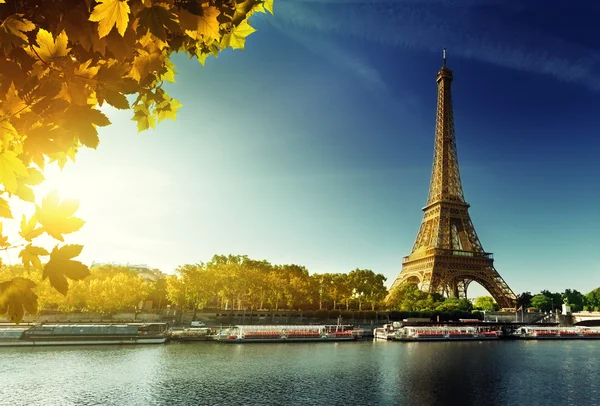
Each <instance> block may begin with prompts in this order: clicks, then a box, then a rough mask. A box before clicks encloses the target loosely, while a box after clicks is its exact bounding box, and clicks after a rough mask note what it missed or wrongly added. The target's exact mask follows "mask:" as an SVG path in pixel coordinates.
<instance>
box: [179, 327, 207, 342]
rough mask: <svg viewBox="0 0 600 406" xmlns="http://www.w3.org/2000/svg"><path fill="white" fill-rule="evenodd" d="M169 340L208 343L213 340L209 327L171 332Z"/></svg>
mask: <svg viewBox="0 0 600 406" xmlns="http://www.w3.org/2000/svg"><path fill="white" fill-rule="evenodd" d="M169 338H170V339H171V340H173V341H178V342H189V341H209V340H212V339H213V335H212V329H211V328H209V327H191V328H185V329H183V330H171V331H169Z"/></svg>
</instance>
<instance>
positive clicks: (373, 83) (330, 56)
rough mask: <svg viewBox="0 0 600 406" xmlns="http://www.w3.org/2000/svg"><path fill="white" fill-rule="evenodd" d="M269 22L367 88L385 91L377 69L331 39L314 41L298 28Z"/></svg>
mask: <svg viewBox="0 0 600 406" xmlns="http://www.w3.org/2000/svg"><path fill="white" fill-rule="evenodd" d="M270 23H271V25H273V26H274V27H275V28H277V29H278V30H279V31H280V32H281V33H283V34H285V35H287V36H288V37H290V38H292V39H293V40H295V41H296V42H298V43H299V44H301V45H302V46H304V47H305V48H306V49H308V50H310V51H311V52H313V53H314V54H315V55H317V56H320V57H323V58H325V59H326V60H327V61H328V62H330V63H331V64H332V65H335V66H338V67H340V68H342V69H344V70H346V71H348V72H350V73H351V74H353V75H354V76H355V77H356V78H357V79H359V80H360V81H361V82H362V83H363V84H364V85H365V86H366V87H367V88H368V89H370V90H372V91H375V92H379V93H381V92H384V93H387V90H388V89H387V86H386V84H385V82H384V80H383V78H382V77H381V75H380V74H379V71H378V70H377V69H375V68H374V67H373V66H371V65H370V64H368V63H367V62H365V61H364V60H362V59H361V58H360V57H358V56H356V55H354V54H351V53H349V52H347V51H345V50H343V49H342V48H340V47H338V46H336V45H335V44H334V43H333V42H331V41H327V40H325V39H319V40H318V41H315V40H314V39H310V38H309V37H307V35H306V34H305V33H302V32H299V31H298V30H290V29H289V27H288V28H286V27H284V26H283V25H281V24H280V23H278V22H277V20H274V21H270Z"/></svg>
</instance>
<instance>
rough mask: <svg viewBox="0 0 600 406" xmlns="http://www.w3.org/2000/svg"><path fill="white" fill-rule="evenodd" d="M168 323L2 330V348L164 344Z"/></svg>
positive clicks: (0, 342)
mask: <svg viewBox="0 0 600 406" xmlns="http://www.w3.org/2000/svg"><path fill="white" fill-rule="evenodd" d="M166 329H167V325H166V323H147V324H146V323H130V324H40V325H34V326H30V327H3V328H0V347H22V346H48V345H107V344H164V343H165V342H166V341H167V338H168V336H167V334H166Z"/></svg>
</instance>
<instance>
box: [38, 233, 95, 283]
mask: <svg viewBox="0 0 600 406" xmlns="http://www.w3.org/2000/svg"><path fill="white" fill-rule="evenodd" d="M82 249H83V246H82V245H77V244H72V245H63V246H62V247H60V248H58V245H57V246H56V247H54V249H53V250H52V252H51V253H50V260H49V261H48V263H47V264H46V266H44V272H43V273H42V279H46V278H48V279H49V280H50V284H51V285H52V286H53V287H54V288H55V289H56V290H58V291H59V292H60V293H62V294H63V295H66V294H67V292H68V290H69V283H68V282H67V278H69V279H72V280H75V281H78V280H81V279H83V278H85V277H86V276H88V275H89V274H90V270H89V269H88V267H87V266H85V265H84V264H82V263H81V262H79V261H73V260H72V258H74V257H76V256H78V255H79V254H81V250H82Z"/></svg>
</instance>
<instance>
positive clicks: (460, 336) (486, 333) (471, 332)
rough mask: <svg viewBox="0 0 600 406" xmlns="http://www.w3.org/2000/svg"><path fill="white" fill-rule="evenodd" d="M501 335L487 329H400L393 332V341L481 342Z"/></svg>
mask: <svg viewBox="0 0 600 406" xmlns="http://www.w3.org/2000/svg"><path fill="white" fill-rule="evenodd" d="M501 334H502V332H501V331H499V330H493V329H491V328H489V327H446V326H436V327H412V326H411V327H402V328H400V329H398V330H396V331H395V332H394V335H393V336H392V338H391V339H392V340H394V341H481V340H497V339H499V338H500V335H501Z"/></svg>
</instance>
